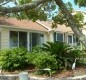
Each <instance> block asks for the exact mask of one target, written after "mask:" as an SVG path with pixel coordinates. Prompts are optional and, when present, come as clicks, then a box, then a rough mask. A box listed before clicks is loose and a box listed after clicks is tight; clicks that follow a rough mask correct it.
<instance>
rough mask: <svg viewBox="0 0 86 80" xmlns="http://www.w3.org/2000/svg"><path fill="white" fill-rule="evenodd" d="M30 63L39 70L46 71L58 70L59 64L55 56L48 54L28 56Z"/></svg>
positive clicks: (41, 53)
mask: <svg viewBox="0 0 86 80" xmlns="http://www.w3.org/2000/svg"><path fill="white" fill-rule="evenodd" d="M28 59H29V62H31V63H32V64H34V65H35V66H36V68H37V69H44V68H51V69H55V68H57V62H56V59H55V56H54V55H53V56H52V55H50V54H47V53H46V52H43V51H42V52H40V53H31V54H29V56H28Z"/></svg>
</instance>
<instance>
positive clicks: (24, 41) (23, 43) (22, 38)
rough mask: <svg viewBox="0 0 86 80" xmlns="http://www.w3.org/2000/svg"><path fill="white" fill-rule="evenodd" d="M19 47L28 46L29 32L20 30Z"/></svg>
mask: <svg viewBox="0 0 86 80" xmlns="http://www.w3.org/2000/svg"><path fill="white" fill-rule="evenodd" d="M19 47H25V48H27V33H26V32H19Z"/></svg>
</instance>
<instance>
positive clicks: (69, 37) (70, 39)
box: [68, 35, 72, 43]
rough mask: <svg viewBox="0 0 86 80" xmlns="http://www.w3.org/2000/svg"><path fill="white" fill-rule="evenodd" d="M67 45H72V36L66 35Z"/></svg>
mask: <svg viewBox="0 0 86 80" xmlns="http://www.w3.org/2000/svg"><path fill="white" fill-rule="evenodd" d="M68 43H72V35H68Z"/></svg>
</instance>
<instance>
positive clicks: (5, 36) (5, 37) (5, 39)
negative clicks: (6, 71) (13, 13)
mask: <svg viewBox="0 0 86 80" xmlns="http://www.w3.org/2000/svg"><path fill="white" fill-rule="evenodd" d="M5 48H9V30H8V29H6V28H2V30H1V49H5Z"/></svg>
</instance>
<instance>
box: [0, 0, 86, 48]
mask: <svg viewBox="0 0 86 80" xmlns="http://www.w3.org/2000/svg"><path fill="white" fill-rule="evenodd" d="M1 1H2V2H3V3H4V1H3V0H0V2H1ZM6 1H8V2H9V1H16V0H5V2H6ZM18 1H20V2H21V4H22V5H20V4H18V3H17V4H15V5H17V6H15V7H12V8H9V7H3V5H1V6H0V14H5V15H6V14H8V13H16V12H20V13H21V12H23V11H24V12H25V11H29V10H31V9H34V8H37V7H38V6H41V5H42V4H43V5H44V3H46V2H51V1H54V0H35V1H32V0H24V1H26V2H22V1H23V0H18ZM27 1H29V2H27ZM75 1H76V2H77V3H78V2H79V1H81V0H75ZM84 1H85V0H83V2H84ZM2 2H1V3H2ZM55 2H56V5H58V6H59V8H60V9H61V11H62V13H63V15H64V16H65V18H66V20H67V22H68V24H69V25H70V27H71V29H72V30H73V32H74V33H75V35H76V36H77V37H78V38H79V40H80V41H81V43H82V44H83V45H84V46H85V47H86V37H85V35H84V34H82V31H81V30H80V29H79V28H78V26H79V25H78V24H76V22H75V20H74V18H73V16H72V15H71V13H70V12H69V11H68V9H67V7H66V6H65V4H64V3H63V1H62V0H55ZM23 3H24V4H23ZM20 13H19V14H20Z"/></svg>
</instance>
